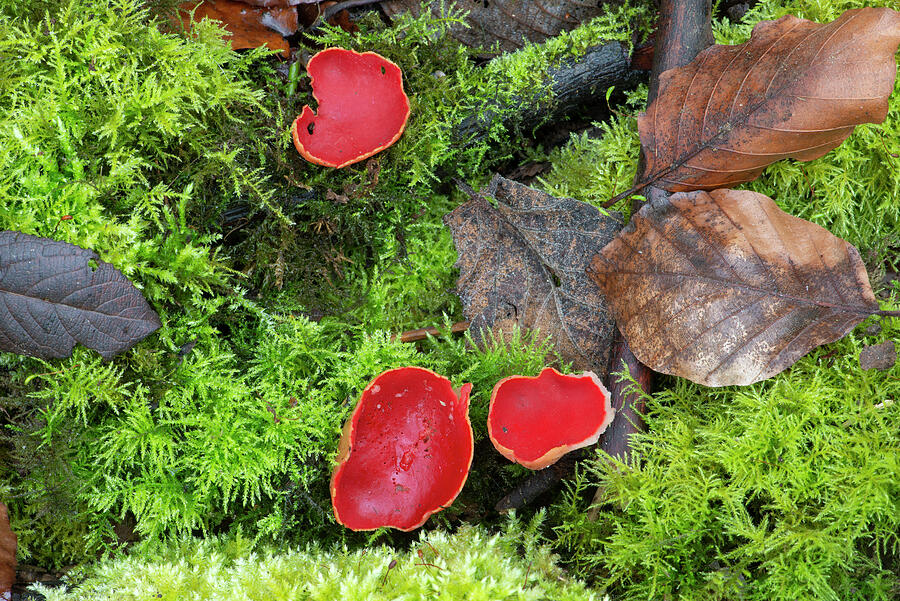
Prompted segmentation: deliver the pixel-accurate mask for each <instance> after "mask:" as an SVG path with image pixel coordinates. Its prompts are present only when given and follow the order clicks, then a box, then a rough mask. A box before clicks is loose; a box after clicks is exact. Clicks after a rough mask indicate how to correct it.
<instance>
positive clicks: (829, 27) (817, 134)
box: [635, 8, 900, 192]
mask: <svg viewBox="0 0 900 601" xmlns="http://www.w3.org/2000/svg"><path fill="white" fill-rule="evenodd" d="M898 44H900V13H898V12H895V11H893V10H890V9H887V8H863V9H857V10H850V11H847V12H845V13H844V14H843V15H841V17H840V18H839V19H837V20H836V21H833V22H831V23H827V24H824V25H822V24H818V23H814V22H812V21H807V20H804V19H798V18H797V17H793V16H786V17H782V18H781V19H778V20H777V21H766V22H763V23H760V24H758V25H757V26H756V27H755V28H754V29H753V35H752V37H751V38H750V41H748V42H747V43H745V44H742V45H739V46H712V47H710V48H708V49H706V50H704V51H703V52H701V53H700V54H699V55H697V58H695V59H694V60H693V61H692V62H691V63H690V64H688V65H685V66H684V67H680V68H677V69H670V70H669V71H666V72H664V73H663V74H662V75H661V76H660V87H659V95H658V97H657V99H656V100H655V101H654V102H652V103H651V104H650V106H649V107H648V108H647V112H646V113H644V114H642V115H640V116H639V117H638V129H639V130H640V136H641V147H642V149H643V153H644V157H645V168H644V170H643V171H642V173H641V175H640V177H639V178H638V180H637V181H636V182H635V183H636V186H637V187H638V188H640V187H643V186H644V185H647V184H653V185H655V186H657V187H659V188H663V189H665V190H668V191H670V192H677V191H688V190H699V189H704V190H709V189H713V188H723V187H728V186H733V185H735V184H737V183H740V182H747V181H751V180H753V179H755V178H756V177H757V176H758V175H759V174H760V173H761V172H762V170H763V169H764V168H765V167H766V166H767V165H769V164H771V163H774V162H775V161H778V160H779V159H784V158H788V157H792V158H795V159H798V160H801V161H809V160H812V159H814V158H817V157H820V156H822V155H823V154H825V153H826V152H828V151H829V150H831V149H832V148H834V147H836V146H837V145H838V144H840V143H841V142H842V141H843V140H844V139H846V138H847V136H849V135H850V133H851V132H852V131H853V128H854V126H856V125H858V124H860V123H867V122H872V123H879V122H881V121H883V120H884V118H885V116H886V114H887V109H888V102H887V100H888V96H889V95H890V93H891V90H893V87H894V78H895V76H896V73H897V67H896V64H895V62H894V53H895V52H896V50H897V45H898Z"/></svg>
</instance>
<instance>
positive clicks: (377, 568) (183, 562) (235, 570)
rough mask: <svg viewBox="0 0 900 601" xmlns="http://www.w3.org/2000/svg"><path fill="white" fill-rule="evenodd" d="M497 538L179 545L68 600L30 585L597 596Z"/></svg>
mask: <svg viewBox="0 0 900 601" xmlns="http://www.w3.org/2000/svg"><path fill="white" fill-rule="evenodd" d="M512 524H513V527H512V528H511V529H509V530H507V531H506V532H504V533H503V534H502V535H493V536H491V535H489V534H487V533H485V532H484V531H483V530H480V529H477V528H473V527H464V528H462V529H460V530H459V531H458V532H457V533H455V534H452V535H451V534H447V533H445V532H441V531H434V532H430V533H428V534H423V535H422V536H421V537H420V538H419V539H418V540H417V541H415V542H413V543H412V544H411V545H410V548H409V550H407V551H398V550H395V549H392V548H390V547H386V546H369V547H367V548H365V549H359V550H356V551H351V550H348V549H347V548H335V549H323V548H321V547H320V546H318V545H310V546H307V547H306V548H304V549H296V550H288V551H273V550H268V551H260V552H255V553H254V552H250V550H249V546H248V544H247V541H246V540H242V539H241V538H232V539H223V540H215V539H207V540H205V541H186V542H182V543H181V544H180V545H179V547H178V548H177V549H170V550H167V551H162V552H156V553H147V554H145V555H144V556H142V557H135V556H132V557H129V558H124V559H119V560H116V561H114V562H107V563H103V564H100V565H99V566H96V567H93V568H90V569H89V570H88V571H87V572H86V574H85V575H86V579H85V580H84V581H82V582H80V583H79V584H77V585H75V586H74V587H73V588H72V590H71V591H70V592H63V591H62V590H52V589H49V588H47V587H44V586H40V585H37V586H35V587H34V588H35V590H36V591H40V592H41V593H43V594H44V595H46V597H47V599H48V601H76V600H78V599H90V600H92V601H100V600H103V599H110V600H112V599H115V600H117V601H118V600H123V601H124V600H128V599H135V600H137V599H142V600H143V599H162V600H171V601H176V600H181V599H187V598H190V599H197V600H198V601H199V600H203V599H215V600H217V601H218V600H222V601H225V600H229V599H241V600H243V599H258V600H266V601H270V600H286V599H298V600H300V599H310V600H311V599H316V600H319V601H327V600H338V599H340V600H342V601H353V600H357V599H358V600H365V601H370V600H372V601H377V600H386V599H400V598H402V599H409V600H410V601H413V600H419V599H420V600H423V601H424V600H426V599H429V600H430V599H491V600H496V601H532V600H534V601H536V600H538V599H554V600H558V601H576V600H577V601H591V600H595V599H599V598H600V597H599V596H598V595H596V594H595V593H592V592H591V591H589V590H588V589H586V588H585V586H584V585H583V584H582V583H580V582H578V581H575V580H572V579H570V578H568V577H567V576H566V575H565V573H564V572H563V571H562V570H560V569H559V568H558V567H557V566H556V558H555V557H554V556H553V555H551V554H550V553H549V551H548V549H547V547H546V546H543V545H541V544H539V542H538V541H537V540H536V539H535V534H534V529H533V528H531V529H525V528H522V527H521V526H520V525H518V524H517V523H515V522H513V523H512Z"/></svg>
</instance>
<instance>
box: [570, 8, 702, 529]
mask: <svg viewBox="0 0 900 601" xmlns="http://www.w3.org/2000/svg"><path fill="white" fill-rule="evenodd" d="M711 17H712V0H661V2H660V6H659V28H658V30H657V34H656V46H655V48H654V52H653V68H652V69H651V71H650V90H649V92H648V94H647V103H648V104H649V103H651V102H653V100H654V99H655V98H656V96H657V94H658V93H659V76H660V74H661V73H662V72H663V71H666V70H668V69H674V68H676V67H681V66H684V65H686V64H688V63H689V62H691V61H692V60H694V57H696V56H697V54H699V53H700V52H701V51H702V50H704V49H705V48H707V47H709V46H710V45H712V43H713V35H712V26H711ZM643 168H644V157H643V153H642V154H641V158H640V162H639V163H638V169H637V175H636V176H635V181H636V182H637V181H638V178H639V177H640V175H641V172H642V171H643ZM643 188H647V193H646V195H647V196H648V197H650V198H655V197H657V196H660V195H667V192H665V191H664V190H661V189H659V188H656V187H654V186H646V185H638V186H636V188H635V190H637V189H643ZM633 193H634V192H630V193H628V194H620V195H618V196H617V197H616V199H620V198H625V197H627V196H630V195H631V194H633ZM614 200H615V199H614ZM640 205H641V203H640V202H634V203H632V215H634V213H636V212H637V211H638V210H639V209H640ZM623 363H624V365H625V366H626V367H627V369H628V373H629V375H630V376H631V379H632V380H634V381H635V382H637V383H638V385H639V387H640V391H636V390H632V389H631V387H630V382H629V381H628V379H621V378H617V377H615V376H614V375H611V376H610V396H611V397H612V399H611V402H612V404H613V407H614V408H615V409H616V418H615V419H614V420H613V422H612V424H610V428H609V429H608V430H607V431H606V434H605V435H604V436H603V438H602V441H601V443H600V448H601V450H603V451H605V452H606V453H607V454H608V455H609V456H610V457H613V458H615V459H618V460H621V461H623V462H625V463H628V462H629V461H630V460H631V459H632V449H631V444H630V439H631V435H632V434H634V433H635V432H640V431H643V429H644V420H643V413H644V401H643V395H644V394H649V393H650V391H651V390H652V385H653V371H651V370H650V368H648V367H647V366H645V365H643V364H642V363H641V362H640V361H638V360H637V358H636V357H635V356H634V354H633V353H632V352H631V349H629V348H628V342H627V341H626V340H625V338H624V337H623V336H622V335H621V333H620V332H618V331H617V332H616V341H615V343H614V346H613V352H612V364H611V365H610V370H609V372H610V374H613V373H615V372H617V371H620V370H621V367H622V365H623ZM604 497H605V490H604V489H603V488H602V487H598V489H597V491H596V492H595V493H594V500H593V503H592V505H593V507H592V508H591V510H590V511H589V512H588V518H589V519H592V520H593V519H596V518H597V512H598V508H599V504H600V503H602V501H603V499H604Z"/></svg>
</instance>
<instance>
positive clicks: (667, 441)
mask: <svg viewBox="0 0 900 601" xmlns="http://www.w3.org/2000/svg"><path fill="white" fill-rule="evenodd" d="M886 325H887V324H886ZM898 335H900V324H896V323H893V324H891V325H889V327H887V328H886V329H885V331H884V332H883V333H881V334H879V335H877V336H872V337H867V338H866V339H863V338H861V337H858V336H855V335H852V334H851V335H850V336H849V337H848V338H846V339H844V340H842V341H841V342H839V343H836V344H834V345H831V346H830V347H829V348H827V349H820V350H818V351H816V352H814V353H813V354H812V355H810V356H808V357H806V358H804V359H802V360H801V361H800V362H799V363H797V364H796V365H795V366H794V367H793V368H792V369H791V370H790V371H789V372H787V373H786V374H783V375H780V376H778V377H777V378H775V379H773V380H770V381H766V382H763V383H759V384H755V385H753V386H749V387H742V388H737V387H732V388H724V389H711V388H704V387H702V386H697V385H693V384H690V383H689V382H687V381H685V380H677V381H670V382H668V386H667V387H666V388H665V389H663V390H661V391H660V392H658V393H656V394H654V395H653V397H652V398H649V399H648V400H647V407H648V410H647V425H648V429H647V432H646V433H643V434H638V435H636V436H635V437H634V438H633V441H634V448H635V450H636V451H637V453H638V454H639V456H640V461H639V462H638V463H636V464H634V465H633V466H630V467H625V466H622V469H621V470H618V469H616V468H613V467H610V466H609V465H608V464H607V463H606V462H604V461H599V462H597V463H595V464H594V466H593V468H592V472H591V474H592V475H593V476H592V477H591V478H589V479H590V480H593V481H595V482H597V483H598V484H600V486H602V487H604V489H605V490H606V496H605V502H604V504H603V505H602V507H601V511H600V514H599V518H598V519H597V521H596V522H589V521H587V520H586V519H585V517H584V514H583V513H582V511H583V509H584V505H583V501H582V500H581V498H580V496H579V494H577V493H578V491H575V490H573V493H572V494H571V496H570V497H569V503H568V504H566V505H564V506H562V507H561V510H562V511H563V513H564V517H563V523H564V525H562V526H560V527H559V528H558V533H559V535H560V544H561V545H562V546H563V547H566V548H568V549H569V551H571V552H574V554H575V556H576V558H577V560H576V561H577V563H578V565H579V566H580V568H581V569H582V570H585V571H586V573H592V574H594V575H595V576H599V577H600V578H601V579H602V580H603V581H604V582H606V583H607V584H609V585H611V586H614V587H615V588H616V589H618V590H621V592H622V598H623V599H646V598H661V597H664V596H667V595H669V596H672V597H673V598H679V599H709V598H714V599H734V598H741V599H748V600H750V599H773V600H781V599H784V600H788V599H802V598H815V599H835V600H836V599H860V600H861V599H885V600H886V599H892V598H895V595H896V592H897V587H898V586H900V581H898V579H897V574H898V573H900V571H898V570H900V536H898V533H900V511H898V509H900V487H898V485H897V483H898V475H900V461H898V460H900V453H898V449H900V436H898V433H900V429H898V428H897V424H898V423H900V406H898V405H897V404H896V403H895V402H893V400H894V399H896V398H897V396H898V394H900V365H896V366H894V368H893V369H891V370H890V371H888V372H877V371H868V372H865V371H862V370H861V369H860V367H859V364H858V360H857V356H858V353H859V350H860V348H861V346H862V344H863V343H864V342H865V343H868V344H872V343H876V342H879V341H881V340H890V339H896V338H897V337H898ZM581 488H582V489H587V488H588V486H587V483H586V480H583V481H582V482H581Z"/></svg>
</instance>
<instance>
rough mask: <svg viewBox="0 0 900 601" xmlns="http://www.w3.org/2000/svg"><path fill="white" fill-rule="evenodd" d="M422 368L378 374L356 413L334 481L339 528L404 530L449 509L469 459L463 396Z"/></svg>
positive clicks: (468, 428)
mask: <svg viewBox="0 0 900 601" xmlns="http://www.w3.org/2000/svg"><path fill="white" fill-rule="evenodd" d="M464 396H465V397H466V398H465V399H464V400H462V401H461V400H460V399H458V398H457V396H456V393H455V392H454V391H453V388H452V387H451V385H450V382H449V381H448V380H447V379H445V378H442V377H440V376H438V375H437V374H434V373H432V372H430V371H428V370H425V369H419V368H402V369H396V370H391V371H388V372H385V373H384V374H382V375H380V376H379V377H378V378H376V379H375V381H374V382H373V383H372V384H370V385H369V387H368V388H367V389H366V391H365V392H364V393H363V396H362V399H360V402H359V403H360V404H359V406H358V408H357V410H356V413H354V417H353V419H354V425H353V426H354V430H353V438H352V440H351V447H350V456H349V459H347V460H346V461H345V462H344V464H342V466H341V467H340V468H339V471H338V473H337V474H336V476H335V480H334V488H335V494H334V503H335V507H336V508H337V510H338V513H339V515H340V518H341V522H342V523H344V525H346V526H348V527H350V528H353V529H356V530H366V529H373V528H379V527H382V526H393V527H395V528H402V529H409V528H412V527H414V526H416V525H418V524H420V523H421V522H422V521H423V519H424V516H425V515H427V514H430V513H432V512H434V511H437V510H439V509H441V508H442V507H443V506H445V505H449V504H450V503H451V502H452V501H453V499H454V498H455V497H456V495H457V494H458V493H459V491H460V489H461V488H462V484H463V482H465V479H466V476H467V475H468V472H469V465H470V463H471V459H472V429H471V426H470V425H469V422H468V395H467V394H466V395H464Z"/></svg>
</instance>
